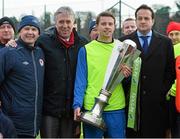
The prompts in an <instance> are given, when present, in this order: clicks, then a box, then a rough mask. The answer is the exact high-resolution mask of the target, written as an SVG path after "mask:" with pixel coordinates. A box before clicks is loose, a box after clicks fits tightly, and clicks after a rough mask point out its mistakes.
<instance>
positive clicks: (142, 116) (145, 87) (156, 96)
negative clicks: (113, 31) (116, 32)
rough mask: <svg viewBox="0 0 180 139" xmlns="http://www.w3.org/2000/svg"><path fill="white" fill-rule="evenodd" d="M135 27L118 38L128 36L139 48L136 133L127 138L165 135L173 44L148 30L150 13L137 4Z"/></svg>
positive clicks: (151, 16)
mask: <svg viewBox="0 0 180 139" xmlns="http://www.w3.org/2000/svg"><path fill="white" fill-rule="evenodd" d="M135 17H136V25H137V30H136V31H135V32H134V33H132V34H130V35H128V36H124V37H122V38H120V40H121V41H123V40H125V39H131V40H133V41H135V42H136V44H137V48H138V49H139V50H141V52H142V53H141V55H140V57H141V59H142V65H141V73H140V81H139V92H138V100H137V119H138V121H137V126H138V130H137V132H127V137H149V138H151V137H161V138H164V137H165V131H166V128H167V123H168V120H167V109H168V107H167V104H166V103H167V101H166V94H167V92H168V91H169V89H170V88H171V85H172V83H173V82H174V79H175V63H174V52H173V46H172V42H171V40H170V39H168V38H167V37H165V36H163V35H161V34H159V33H157V32H156V31H154V30H152V26H153V24H154V12H153V10H152V9H151V8H150V7H148V6H147V5H141V6H140V7H139V8H138V9H137V10H136V12H135Z"/></svg>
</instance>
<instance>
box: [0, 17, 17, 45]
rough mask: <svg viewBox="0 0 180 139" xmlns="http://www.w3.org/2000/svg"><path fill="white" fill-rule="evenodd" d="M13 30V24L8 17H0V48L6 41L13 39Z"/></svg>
mask: <svg viewBox="0 0 180 139" xmlns="http://www.w3.org/2000/svg"><path fill="white" fill-rule="evenodd" d="M15 30H16V29H15V25H14V23H13V21H12V20H11V19H10V18H9V17H3V18H1V19H0V48H3V47H4V46H5V44H6V43H7V42H8V41H10V40H11V39H14V33H15Z"/></svg>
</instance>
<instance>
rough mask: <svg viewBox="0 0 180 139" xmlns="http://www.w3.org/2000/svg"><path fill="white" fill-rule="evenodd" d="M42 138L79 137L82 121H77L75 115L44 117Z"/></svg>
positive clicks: (41, 131)
mask: <svg viewBox="0 0 180 139" xmlns="http://www.w3.org/2000/svg"><path fill="white" fill-rule="evenodd" d="M40 134H41V138H79V137H80V123H79V122H78V123H77V122H75V121H74V120H73V117H72V116H71V117H69V116H68V117H66V116H60V117H54V116H46V115H44V116H43V117H42V126H41V130H40Z"/></svg>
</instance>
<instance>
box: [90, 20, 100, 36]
mask: <svg viewBox="0 0 180 139" xmlns="http://www.w3.org/2000/svg"><path fill="white" fill-rule="evenodd" d="M89 37H90V40H95V39H97V37H98V30H97V27H96V21H95V20H92V21H90V22H89Z"/></svg>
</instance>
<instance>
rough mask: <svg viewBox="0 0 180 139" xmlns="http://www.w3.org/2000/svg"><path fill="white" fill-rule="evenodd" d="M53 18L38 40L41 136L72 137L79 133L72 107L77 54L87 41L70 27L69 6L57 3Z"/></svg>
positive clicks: (73, 16)
mask: <svg viewBox="0 0 180 139" xmlns="http://www.w3.org/2000/svg"><path fill="white" fill-rule="evenodd" d="M54 19H55V27H52V28H50V29H49V30H47V31H46V32H45V33H44V34H43V35H41V36H40V38H39V40H38V42H39V45H40V46H41V48H42V49H43V51H44V54H45V61H46V62H45V67H46V68H45V80H44V101H43V103H44V104H43V120H42V127H41V137H43V138H57V137H59V138H65V137H68V138H74V137H78V136H79V133H80V132H78V131H79V129H80V127H79V126H80V124H79V123H76V122H74V121H73V109H72V101H73V89H74V78H75V73H76V62H77V54H78V51H79V49H80V48H81V47H82V46H84V45H85V44H86V43H87V41H86V40H85V39H83V38H81V37H80V36H79V35H78V34H77V32H76V31H75V29H74V28H73V27H74V21H75V15H74V12H73V11H72V9H71V8H69V7H60V8H59V9H58V10H57V11H56V12H55V14H54Z"/></svg>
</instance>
